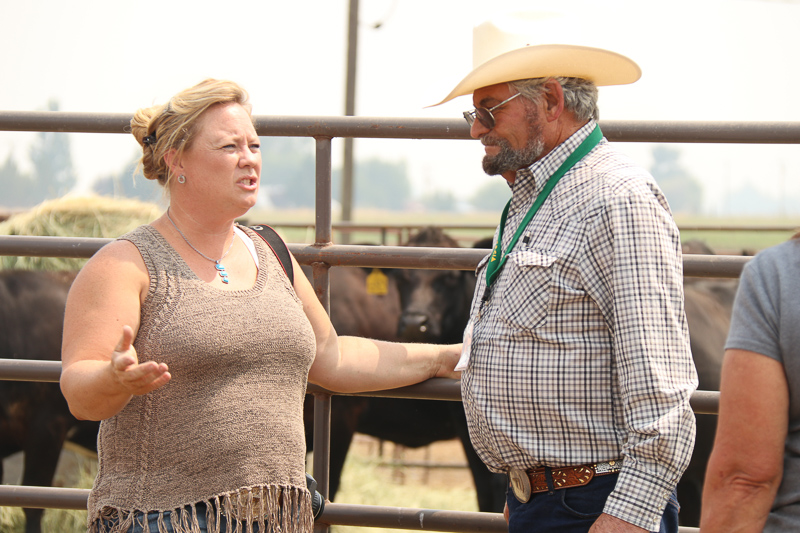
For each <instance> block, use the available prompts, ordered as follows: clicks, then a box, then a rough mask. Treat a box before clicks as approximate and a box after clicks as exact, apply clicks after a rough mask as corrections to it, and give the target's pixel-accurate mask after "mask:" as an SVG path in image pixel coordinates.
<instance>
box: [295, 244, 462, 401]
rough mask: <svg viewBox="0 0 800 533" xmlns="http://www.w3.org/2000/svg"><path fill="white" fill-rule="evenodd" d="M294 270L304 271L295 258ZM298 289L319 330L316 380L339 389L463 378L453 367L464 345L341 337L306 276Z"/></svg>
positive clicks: (312, 378) (299, 279)
mask: <svg viewBox="0 0 800 533" xmlns="http://www.w3.org/2000/svg"><path fill="white" fill-rule="evenodd" d="M292 262H293V264H294V271H295V272H301V270H300V266H299V265H298V264H297V261H296V260H295V259H294V257H292ZM294 288H295V292H296V293H297V296H298V297H299V298H300V300H301V301H302V302H303V308H304V310H305V313H306V316H307V317H308V319H309V321H310V322H311V326H312V327H313V329H314V335H315V336H316V341H317V354H316V357H315V359H314V364H313V365H312V366H311V370H310V371H309V375H308V379H309V381H310V382H312V383H315V384H317V385H320V386H322V387H325V388H326V389H328V390H332V391H337V392H360V391H370V390H382V389H392V388H397V387H402V386H405V385H412V384H414V383H419V382H420V381H425V380H426V379H429V378H432V377H451V378H456V379H457V378H458V376H459V373H457V372H454V371H453V368H454V367H455V365H456V363H457V362H458V358H459V356H460V355H461V345H460V344H458V345H434V344H410V343H394V342H386V341H378V340H372V339H365V338H361V337H338V336H337V335H336V331H335V330H334V328H333V325H332V324H331V321H330V318H329V317H328V314H327V313H326V312H325V309H324V308H323V307H322V305H321V304H320V303H319V300H318V299H317V295H316V294H315V293H314V289H313V288H312V287H311V284H310V283H309V281H308V279H306V277H305V276H302V275H298V276H295V280H294Z"/></svg>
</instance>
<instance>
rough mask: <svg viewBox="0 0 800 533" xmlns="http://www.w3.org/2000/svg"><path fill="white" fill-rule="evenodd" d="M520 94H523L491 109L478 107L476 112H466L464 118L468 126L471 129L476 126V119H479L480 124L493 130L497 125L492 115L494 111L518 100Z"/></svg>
mask: <svg viewBox="0 0 800 533" xmlns="http://www.w3.org/2000/svg"><path fill="white" fill-rule="evenodd" d="M520 94H522V93H517V94H515V95H514V96H512V97H511V98H508V99H506V100H503V101H502V102H500V103H499V104H497V105H496V106H494V107H490V108H489V109H486V108H485V107H476V108H475V110H474V111H464V118H465V119H466V121H467V124H469V127H470V128H471V127H472V125H473V124H475V119H478V122H480V123H481V124H483V125H484V126H486V127H487V128H489V129H492V128H494V124H495V122H494V115H492V111H494V110H495V109H497V108H498V107H500V106H503V105H506V104H507V103H509V102H510V101H511V100H513V99H514V98H516V97H517V96H519V95H520Z"/></svg>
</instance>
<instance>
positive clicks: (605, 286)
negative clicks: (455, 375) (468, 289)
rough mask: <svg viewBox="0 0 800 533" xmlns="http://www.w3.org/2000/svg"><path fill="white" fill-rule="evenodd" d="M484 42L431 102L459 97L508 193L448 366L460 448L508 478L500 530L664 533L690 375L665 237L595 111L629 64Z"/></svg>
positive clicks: (651, 197) (487, 163)
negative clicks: (466, 100)
mask: <svg viewBox="0 0 800 533" xmlns="http://www.w3.org/2000/svg"><path fill="white" fill-rule="evenodd" d="M490 29H491V28H490ZM484 30H485V28H484ZM481 31H483V30H481V27H480V26H479V27H478V28H476V33H475V36H476V49H480V46H477V45H479V44H480V43H479V41H478V37H479V36H480V35H481ZM490 55H491V57H490V58H488V59H485V60H482V61H481V62H480V64H479V66H478V67H477V68H475V69H474V70H473V71H472V72H471V73H470V74H469V75H467V77H466V78H464V80H463V81H462V82H461V83H459V84H458V86H457V87H456V88H455V89H454V90H453V91H452V92H451V93H450V95H448V96H447V98H445V100H444V101H448V100H450V99H452V98H454V97H456V96H459V95H466V94H470V93H471V94H472V98H473V102H474V105H475V109H474V110H472V111H469V112H466V113H465V114H464V115H465V118H466V119H467V122H468V123H469V124H470V126H471V134H472V136H473V137H475V138H477V139H480V140H481V143H482V144H483V145H484V147H485V148H484V149H485V152H486V155H485V157H484V159H483V168H484V170H485V171H486V173H488V174H490V175H501V176H502V177H503V178H505V179H506V181H507V182H508V184H509V186H510V187H511V193H512V197H511V200H510V201H509V204H508V205H507V206H506V210H505V211H504V213H503V216H502V219H501V224H500V226H499V227H498V229H497V233H496V235H495V246H494V249H493V252H492V253H491V254H490V255H489V256H488V257H487V258H486V259H484V260H483V261H482V262H481V264H480V265H479V266H478V270H477V273H478V284H477V287H476V292H475V297H474V300H473V303H472V310H471V320H470V323H469V325H468V326H467V330H466V331H465V336H464V352H463V355H462V361H461V362H460V366H459V367H457V368H460V369H462V370H463V374H462V395H463V400H464V407H465V410H466V414H467V420H468V422H469V429H470V436H471V438H472V442H473V445H474V447H475V449H476V451H477V452H478V454H479V455H480V456H481V458H482V459H483V461H484V462H485V463H486V464H487V465H488V467H489V468H490V469H491V470H493V471H495V472H506V473H508V475H509V480H510V487H511V490H509V493H508V496H507V500H506V511H505V515H506V518H507V520H508V521H509V531H512V532H515V531H537V532H543V531H548V532H549V531H554V532H556V531H557V532H559V533H562V532H572V531H575V532H578V531H581V532H585V531H590V532H592V533H596V532H601V531H608V532H610V531H614V532H616V531H673V532H676V531H677V528H678V524H677V513H678V507H677V500H676V497H675V488H676V485H677V483H678V480H679V478H680V477H681V474H682V473H683V471H684V469H685V468H686V466H687V464H688V462H689V459H690V457H691V453H692V449H693V446H694V435H695V419H694V414H693V413H692V410H691V407H690V405H689V398H690V396H691V394H692V392H693V391H694V390H695V389H696V387H697V374H696V372H695V368H694V364H693V362H692V358H691V353H690V349H689V334H688V328H687V324H686V317H685V314H684V308H683V284H682V283H683V270H682V259H681V252H680V239H679V235H678V229H677V227H676V225H675V223H674V221H673V219H672V216H671V213H670V209H669V206H668V204H667V201H666V199H665V197H664V195H663V194H662V193H661V191H660V190H659V189H658V187H657V185H656V183H655V181H654V180H653V178H652V177H651V176H650V175H649V174H648V173H647V172H646V171H645V170H643V169H641V168H639V167H637V166H635V165H634V164H633V163H632V162H631V161H630V160H628V159H627V158H625V157H624V156H622V155H621V154H619V153H618V152H617V151H616V150H615V149H614V148H612V147H611V145H610V144H609V143H608V142H607V141H606V140H605V139H604V138H603V136H602V133H601V132H600V129H599V127H598V125H597V119H598V112H597V88H596V87H597V86H598V85H615V84H626V83H632V82H634V81H636V80H637V79H638V78H639V77H640V70H639V67H638V66H637V65H636V64H635V63H634V62H633V61H631V60H630V59H628V58H627V57H624V56H622V55H619V54H616V53H613V52H610V51H607V50H602V49H597V48H589V47H583V46H569V45H540V46H522V47H520V48H516V49H513V50H511V51H508V52H505V53H502V54H499V55H496V54H495V55H492V54H490Z"/></svg>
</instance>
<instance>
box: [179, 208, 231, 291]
mask: <svg viewBox="0 0 800 533" xmlns="http://www.w3.org/2000/svg"><path fill="white" fill-rule="evenodd" d="M167 218H168V219H169V221H170V223H171V224H172V227H173V228H175V229H176V230H178V233H180V234H181V237H183V240H184V241H186V244H188V245H189V246H190V247H191V248H192V250H194V251H195V252H197V253H198V254H200V255H201V256H203V257H204V258H205V259H208V260H209V261H211V262H212V263H214V268H216V269H217V272H218V273H219V277H221V278H222V283H228V272H227V271H226V270H225V265H223V264H222V263H221V262H220V261H222V260H223V259H225V256H226V255H228V252H230V251H231V248H233V242H234V241H235V240H236V232H235V231H234V232H233V238H232V239H231V245H230V246H228V249H227V250H226V251H225V253H224V254H222V257H220V258H219V259H211V258H210V257H208V256H207V255H206V254H204V253H203V252H201V251H200V250H198V249H197V248H195V247H194V245H193V244H192V243H190V242H189V239H187V238H186V235H184V234H183V232H182V231H181V229H180V228H179V227H178V226H177V225H176V224H175V221H174V220H172V217H171V216H169V208H167Z"/></svg>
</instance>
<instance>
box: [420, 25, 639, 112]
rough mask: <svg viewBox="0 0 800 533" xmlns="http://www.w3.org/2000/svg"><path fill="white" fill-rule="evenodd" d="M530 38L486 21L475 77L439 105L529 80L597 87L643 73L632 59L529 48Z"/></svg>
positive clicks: (566, 48)
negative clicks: (484, 89) (550, 78)
mask: <svg viewBox="0 0 800 533" xmlns="http://www.w3.org/2000/svg"><path fill="white" fill-rule="evenodd" d="M529 41H530V39H529V38H528V37H527V36H526V35H522V34H519V33H514V32H509V31H506V30H504V29H501V28H500V27H498V25H497V23H496V22H492V21H489V22H484V23H483V24H481V25H479V26H476V27H475V29H474V31H473V64H474V65H475V68H473V69H472V72H470V73H469V74H467V76H466V77H465V78H464V79H463V80H461V82H460V83H459V84H458V85H456V87H455V89H453V90H452V91H450V94H448V95H447V97H445V99H444V100H442V101H441V102H439V103H438V104H433V105H441V104H443V103H445V102H447V101H449V100H452V99H453V98H455V97H457V96H462V95H467V94H472V93H473V92H474V91H475V90H476V89H480V88H481V87H488V86H489V85H495V84H497V83H504V82H508V81H514V80H523V79H528V78H544V77H548V76H563V77H571V78H584V79H587V80H589V81H592V82H594V84H595V85H597V86H602V85H624V84H628V83H633V82H635V81H636V80H638V79H639V78H640V77H641V75H642V71H641V69H640V68H639V65H637V64H636V63H635V62H634V61H633V60H631V59H629V58H627V57H625V56H624V55H621V54H618V53H616V52H611V51H609V50H604V49H602V48H593V47H589V46H578V45H568V44H538V45H531V44H529Z"/></svg>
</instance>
